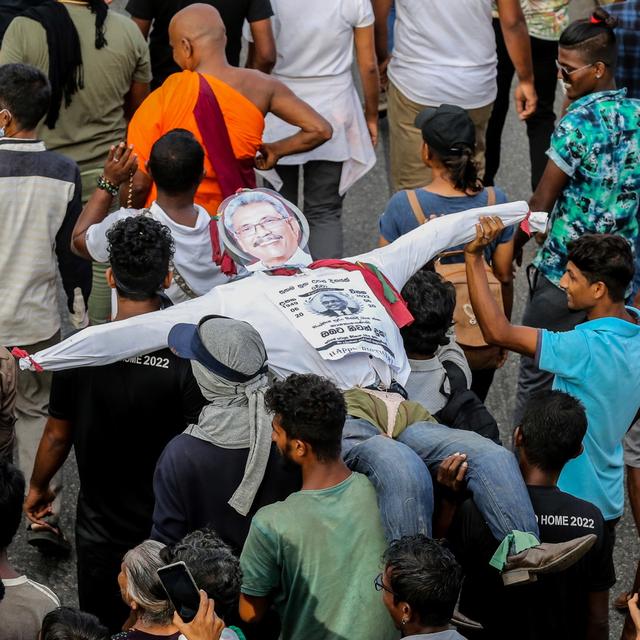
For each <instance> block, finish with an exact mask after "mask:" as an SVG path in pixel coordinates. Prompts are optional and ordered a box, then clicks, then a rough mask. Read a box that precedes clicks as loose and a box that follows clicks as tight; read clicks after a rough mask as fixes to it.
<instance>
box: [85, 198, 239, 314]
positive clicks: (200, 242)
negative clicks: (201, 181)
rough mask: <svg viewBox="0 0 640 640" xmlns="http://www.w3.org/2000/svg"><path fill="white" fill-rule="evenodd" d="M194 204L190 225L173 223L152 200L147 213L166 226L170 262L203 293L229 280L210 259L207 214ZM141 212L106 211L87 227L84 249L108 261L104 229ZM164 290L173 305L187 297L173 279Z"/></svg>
mask: <svg viewBox="0 0 640 640" xmlns="http://www.w3.org/2000/svg"><path fill="white" fill-rule="evenodd" d="M194 206H195V208H196V210H197V212H198V218H197V220H196V224H195V225H194V226H193V227H187V226H185V225H182V224H178V223H177V222H174V221H173V220H172V219H171V218H170V217H169V216H168V215H167V214H166V213H165V212H164V211H163V210H162V208H161V207H160V206H159V205H158V203H157V202H155V201H154V202H153V203H152V204H151V206H150V207H149V212H150V214H151V217H152V218H153V219H154V220H157V221H158V222H160V223H162V224H164V225H166V226H167V227H169V229H170V231H171V236H172V237H173V242H174V245H175V254H174V256H173V262H174V264H175V265H176V268H177V269H178V271H179V272H180V274H181V275H182V277H183V278H184V280H185V282H186V283H187V284H188V285H189V286H190V287H191V289H193V291H194V293H197V294H198V295H203V294H205V293H208V292H209V291H211V289H213V288H214V287H216V286H218V285H219V284H224V283H226V282H229V278H228V277H227V276H225V275H224V274H223V273H222V271H220V267H218V266H217V265H216V264H215V263H214V262H213V255H212V250H211V236H210V233H209V223H210V221H211V216H210V215H209V214H208V213H207V212H206V211H205V209H203V208H202V207H201V206H199V205H194ZM141 211H142V210H140V209H125V208H124V207H123V208H122V209H118V211H114V212H113V213H111V214H109V215H108V216H107V217H106V218H105V219H104V220H103V221H102V222H99V223H98V224H93V225H91V226H90V227H89V228H88V229H87V237H86V242H87V250H88V251H89V254H90V255H91V257H92V258H93V259H94V260H95V261H96V262H108V261H109V241H108V240H107V231H109V229H111V227H112V226H113V225H114V224H115V223H116V222H117V221H118V220H123V219H124V218H129V217H131V216H137V215H141V213H140V212H141ZM165 293H166V295H167V296H168V298H169V299H170V300H171V302H173V304H178V303H179V302H184V301H185V300H188V299H189V298H188V296H187V295H186V294H185V293H184V291H183V290H182V289H181V288H180V287H179V286H178V285H177V283H176V281H175V279H174V281H173V282H172V283H171V286H170V287H169V288H168V289H166V291H165Z"/></svg>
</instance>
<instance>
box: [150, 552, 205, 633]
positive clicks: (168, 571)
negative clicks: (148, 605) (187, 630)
mask: <svg viewBox="0 0 640 640" xmlns="http://www.w3.org/2000/svg"><path fill="white" fill-rule="evenodd" d="M158 578H160V582H162V586H163V587H164V590H165V591H166V592H167V595H168V596H169V600H171V604H172V605H173V607H174V608H175V610H176V611H177V612H178V615H179V616H180V617H181V618H182V619H183V620H184V621H185V622H191V621H192V620H193V619H194V618H195V617H196V614H197V613H198V608H199V607H200V591H199V590H198V587H197V586H196V583H195V581H194V579H193V576H192V575H191V573H190V572H189V569H188V568H187V565H186V564H185V563H184V562H174V563H173V564H168V565H167V566H166V567H161V568H160V569H158Z"/></svg>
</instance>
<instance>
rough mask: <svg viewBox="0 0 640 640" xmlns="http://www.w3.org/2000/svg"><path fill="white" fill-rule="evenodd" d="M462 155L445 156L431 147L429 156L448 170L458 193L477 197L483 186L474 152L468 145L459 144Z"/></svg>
mask: <svg viewBox="0 0 640 640" xmlns="http://www.w3.org/2000/svg"><path fill="white" fill-rule="evenodd" d="M457 146H458V147H460V150H461V151H460V153H456V154H450V155H445V154H442V153H440V152H439V151H436V150H435V149H433V148H432V147H429V154H430V155H432V156H434V157H435V158H437V160H439V161H440V162H441V163H442V165H443V166H444V168H445V169H446V170H447V174H448V176H449V180H450V181H451V182H452V183H453V186H454V187H455V188H456V189H458V191H464V193H466V194H467V195H475V194H477V193H479V192H480V191H482V189H483V186H482V182H481V180H480V178H479V177H478V167H477V165H476V163H475V160H474V159H473V155H474V150H473V149H472V148H471V147H469V146H468V145H463V144H458V145H457Z"/></svg>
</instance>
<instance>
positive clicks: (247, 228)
mask: <svg viewBox="0 0 640 640" xmlns="http://www.w3.org/2000/svg"><path fill="white" fill-rule="evenodd" d="M285 220H288V218H285V217H283V216H266V217H265V218H262V219H261V220H260V222H256V224H243V225H242V226H241V227H240V228H239V229H236V230H235V234H236V235H237V236H238V237H240V238H248V237H250V236H255V235H256V233H258V227H262V228H263V229H265V230H266V231H271V229H274V228H275V227H277V226H278V225H279V224H282V222H284V221H285Z"/></svg>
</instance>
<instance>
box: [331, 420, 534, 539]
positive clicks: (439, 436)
mask: <svg viewBox="0 0 640 640" xmlns="http://www.w3.org/2000/svg"><path fill="white" fill-rule="evenodd" d="M454 453H466V454H467V461H468V463H469V466H468V469H467V473H466V480H467V487H468V489H469V490H470V491H471V492H472V493H473V500H474V502H475V503H476V506H477V507H478V509H479V510H480V512H481V513H482V515H483V517H484V518H485V520H486V522H487V524H488V526H489V528H490V529H491V533H492V534H493V535H494V537H495V538H496V540H498V541H502V540H504V538H505V537H506V536H507V535H508V534H510V533H511V532H512V531H514V530H516V531H523V532H528V533H532V534H533V535H535V536H536V537H538V539H539V533H538V524H537V522H536V517H535V513H534V512H533V507H532V506H531V500H530V498H529V493H528V492H527V488H526V486H525V484H524V481H523V479H522V475H521V474H520V469H519V468H518V463H517V461H516V458H515V456H514V455H513V453H511V452H510V451H508V450H507V449H505V448H504V447H501V446H499V445H497V444H495V443H494V442H492V441H491V440H488V439H487V438H483V437H482V436H479V435H478V434H477V433H473V432H472V431H462V430H460V429H451V428H449V427H446V426H444V425H441V424H435V423H432V422H417V423H415V424H412V425H411V426H410V427H407V428H406V429H405V430H404V431H403V432H402V433H401V434H400V435H399V436H398V438H397V440H392V439H391V438H388V437H386V436H384V435H382V434H381V433H380V430H379V429H378V428H377V427H375V426H374V425H372V424H371V423H370V422H367V421H366V420H362V419H360V418H353V417H351V416H347V420H346V422H345V425H344V431H343V435H342V456H343V458H344V460H345V462H346V463H347V465H348V466H349V468H350V469H352V470H353V471H358V472H360V473H363V474H365V475H366V476H367V477H368V478H369V480H370V481H371V483H372V484H373V486H374V487H375V489H376V493H377V495H378V504H379V506H380V515H381V518H382V524H383V527H384V530H385V534H386V536H387V539H388V540H396V539H398V538H400V537H402V536H405V535H413V534H416V533H424V534H426V535H428V536H430V535H431V519H432V516H433V483H432V479H431V476H432V475H433V476H435V474H436V473H437V470H438V466H439V464H440V463H441V462H442V461H443V460H444V459H445V458H446V457H447V456H450V455H452V454H454Z"/></svg>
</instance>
